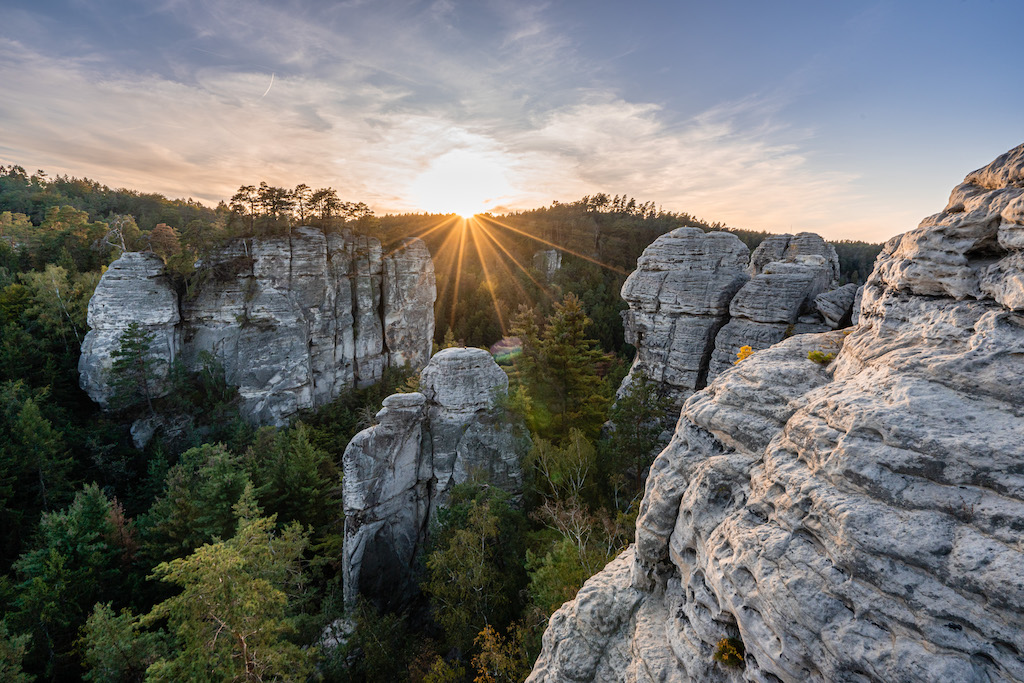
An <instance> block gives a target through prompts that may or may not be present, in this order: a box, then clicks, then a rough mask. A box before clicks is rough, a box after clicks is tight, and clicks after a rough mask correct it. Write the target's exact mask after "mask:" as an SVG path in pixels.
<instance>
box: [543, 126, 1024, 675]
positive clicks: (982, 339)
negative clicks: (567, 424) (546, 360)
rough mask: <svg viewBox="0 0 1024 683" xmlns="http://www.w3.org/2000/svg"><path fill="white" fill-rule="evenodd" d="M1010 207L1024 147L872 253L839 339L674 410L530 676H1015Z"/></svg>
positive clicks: (1021, 404)
mask: <svg viewBox="0 0 1024 683" xmlns="http://www.w3.org/2000/svg"><path fill="white" fill-rule="evenodd" d="M1022 196H1024V146H1022V147H1018V148H1016V149H1014V150H1012V151H1011V152H1009V153H1007V154H1005V155H1003V156H1001V157H999V158H998V159H996V161H994V162H993V163H992V164H990V165H989V166H987V167H986V168H984V169H981V170H980V171H976V172H975V173H972V174H970V175H969V176H968V177H967V179H966V180H965V182H964V184H963V185H960V186H959V187H958V188H956V189H955V190H954V191H953V194H952V197H951V199H950V203H949V206H947V208H946V210H945V211H943V212H942V213H940V214H937V215H936V216H932V217H929V218H927V219H925V221H924V222H923V223H922V224H921V226H920V227H919V228H918V229H916V230H913V231H911V232H908V233H906V234H904V235H902V236H900V237H897V238H894V239H892V240H890V242H889V243H888V244H887V245H886V248H885V249H884V250H883V253H882V254H881V255H880V256H879V260H878V262H877V263H876V266H875V269H874V272H873V273H872V275H871V277H870V278H869V280H868V282H867V284H866V285H865V287H864V290H863V294H862V303H861V308H860V316H859V324H858V326H857V327H856V328H853V329H852V331H850V333H849V334H848V335H847V334H844V331H837V332H828V333H824V334H815V335H798V336H794V337H791V338H789V339H786V340H785V341H783V342H782V343H780V344H778V345H776V346H773V347H771V348H769V349H767V350H763V351H760V352H758V353H756V354H754V355H753V356H752V357H750V358H748V359H747V360H745V361H743V362H741V363H740V364H739V365H737V366H735V367H733V368H731V369H729V370H728V371H726V372H723V373H722V374H721V375H720V376H719V377H718V378H717V379H716V380H715V381H714V382H713V383H712V384H711V385H710V386H709V387H708V388H707V389H705V390H704V391H701V392H699V393H697V394H695V395H693V396H692V397H691V398H690V399H689V400H688V401H687V402H686V404H685V406H684V407H683V410H682V414H681V416H680V420H679V424H678V426H677V429H676V432H675V435H674V437H673V440H672V442H671V443H670V444H669V446H668V447H667V448H666V449H665V450H664V451H663V452H662V453H661V454H660V455H659V456H658V458H657V460H656V461H655V463H654V465H653V466H652V468H651V473H650V476H649V478H648V481H647V488H646V491H645V495H644V500H643V503H642V507H641V510H640V516H639V518H638V520H637V536H636V543H635V544H634V545H633V546H632V547H631V549H630V550H629V551H627V553H624V554H623V555H622V556H620V557H619V558H618V559H617V560H615V561H614V562H613V563H611V564H609V566H608V567H606V568H605V570H603V571H602V572H601V573H599V574H598V575H597V576H595V577H593V578H592V579H591V580H590V581H589V582H588V583H587V584H586V585H585V586H584V587H583V589H581V591H580V593H579V595H578V596H577V598H576V600H575V601H572V602H569V603H566V605H564V606H563V607H562V608H561V609H560V610H559V611H558V612H557V613H556V614H555V615H554V616H553V617H552V619H551V622H550V625H549V628H548V631H547V632H546V633H545V635H544V649H543V652H542V654H541V656H540V658H539V659H538V661H537V663H536V665H535V668H534V671H533V674H532V675H531V677H530V679H529V680H530V681H532V682H534V683H539V682H540V681H582V680H597V681H655V680H656V681H758V682H773V683H774V682H777V681H786V682H790V681H793V682H796V681H801V682H803V681H851V682H852V681H858V682H860V681H965V682H971V681H978V682H981V681H1022V680H1024V621H1022V618H1021V615H1022V614H1024V571H1022V569H1021V568H1022V567H1024V545H1022V543H1021V530H1022V529H1024V479H1022V474H1021V473H1022V471H1024V394H1022V393H1021V391H1020V387H1021V385H1022V382H1024V308H1022V307H1021V305H1020V303H1019V301H1020V299H1019V298H1018V297H1020V296H1021V295H1022V294H1024V292H1021V290H1020V287H1019V286H1015V285H1014V282H1019V281H1020V277H1021V269H1020V266H1019V263H1020V259H1019V256H1020V253H1021V252H1020V249H1021V248H1022V247H1024V245H1021V244H1019V243H1018V242H1017V241H1016V240H1015V239H1014V238H1013V237H1007V236H1013V235H1015V234H1017V232H1018V230H1019V227H1020V226H1022V225H1024V221H1022V218H1024V217H1022V216H1021V215H1020V212H1019V211H1018V210H1017V209H1016V208H1015V206H1019V204H1018V202H1019V201H1020V198H1021V197H1022ZM989 278H998V279H999V281H1000V282H1001V283H1004V284H1002V285H1001V287H1000V288H999V289H993V290H992V291H990V290H987V289H986V288H985V287H983V286H982V283H984V282H986V281H987V279H989ZM830 349H831V350H838V352H839V353H838V356H837V358H836V360H835V361H834V362H833V363H831V364H830V365H829V366H827V367H823V366H821V365H818V364H816V363H813V362H811V361H809V360H807V352H808V351H809V350H826V351H827V350H830ZM725 637H733V638H739V639H741V640H742V641H743V644H744V647H745V651H746V659H745V662H744V666H743V667H741V668H729V667H724V666H723V665H721V664H718V663H717V662H715V661H714V659H713V654H714V651H715V647H716V643H717V642H718V641H719V640H720V639H722V638H725Z"/></svg>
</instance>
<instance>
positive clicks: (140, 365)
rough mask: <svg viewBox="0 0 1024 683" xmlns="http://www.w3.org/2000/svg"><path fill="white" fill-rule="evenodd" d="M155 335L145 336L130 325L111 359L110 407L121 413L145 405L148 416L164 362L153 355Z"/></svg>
mask: <svg viewBox="0 0 1024 683" xmlns="http://www.w3.org/2000/svg"><path fill="white" fill-rule="evenodd" d="M155 339H156V334H155V333H154V332H147V331H146V330H145V328H143V327H142V325H140V324H139V323H138V322H136V321H132V322H130V323H129V324H128V327H126V328H125V330H124V332H122V333H121V337H120V338H119V339H118V347H117V349H116V350H115V351H113V352H112V353H111V354H110V355H111V356H112V357H113V359H114V361H113V363H112V364H111V367H110V387H111V389H112V390H113V394H112V395H111V397H110V405H111V407H113V408H114V409H115V410H124V409H126V408H130V407H131V406H134V405H135V404H137V403H139V402H141V401H145V402H146V405H147V406H148V407H149V412H150V413H151V414H154V415H155V414H156V410H155V409H154V408H153V398H154V396H155V395H156V391H157V384H158V382H159V381H160V380H161V379H162V374H161V367H162V366H164V365H166V361H164V360H163V359H162V358H157V357H155V356H154V355H153V352H152V345H153V341H154V340H155Z"/></svg>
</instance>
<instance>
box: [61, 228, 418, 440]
mask: <svg viewBox="0 0 1024 683" xmlns="http://www.w3.org/2000/svg"><path fill="white" fill-rule="evenodd" d="M138 263H145V264H146V267H145V268H140V267H139V266H137V265H133V264H138ZM200 271H201V272H202V273H203V274H204V275H205V279H203V280H202V281H201V282H199V283H198V284H196V285H194V287H193V291H192V292H191V293H190V295H188V296H186V297H184V298H183V299H182V301H181V303H180V304H179V302H178V298H177V295H176V294H175V292H174V290H173V289H172V288H171V286H170V283H169V280H168V279H167V277H166V276H165V275H164V270H163V264H162V263H161V262H160V259H159V258H157V257H156V256H153V255H151V254H125V255H123V256H122V257H121V258H120V259H118V260H117V261H115V262H114V264H112V266H111V268H110V270H108V271H107V273H106V274H105V275H104V277H103V279H102V280H101V281H100V284H99V286H98V287H97V288H96V293H95V294H94V296H93V299H92V300H91V301H90V305H89V316H90V317H89V323H90V325H91V326H92V327H93V331H91V332H90V333H89V335H88V336H87V338H86V342H85V344H84V345H83V352H82V357H81V361H80V364H79V369H80V371H81V376H82V387H83V388H84V389H85V390H86V391H87V392H89V394H90V396H92V397H93V398H94V400H97V401H100V402H103V397H104V396H105V394H106V393H107V392H109V389H107V383H106V382H107V380H106V375H105V373H106V368H107V367H109V357H110V351H111V350H112V348H114V347H116V340H117V338H118V337H119V335H120V333H121V331H123V329H124V328H125V326H127V324H128V323H129V322H131V321H133V320H137V321H143V322H144V323H145V324H147V325H148V324H149V323H148V322H147V321H149V320H151V319H153V318H154V316H155V315H157V314H156V313H154V311H157V312H161V311H162V313H159V315H157V317H158V318H159V320H161V321H163V320H167V321H169V322H161V323H160V324H161V325H163V326H164V327H166V329H167V330H170V331H169V332H168V333H167V334H169V335H171V337H173V338H174V339H176V340H180V341H179V347H180V353H181V357H182V359H183V360H184V362H185V364H186V366H187V367H189V368H192V369H198V368H199V367H201V366H202V364H203V360H202V356H203V354H204V353H209V354H212V355H213V356H214V357H216V358H217V359H218V360H219V361H220V362H221V363H222V365H223V366H224V371H225V378H226V380H227V382H228V384H230V385H232V386H236V387H238V390H239V394H240V395H241V398H242V401H243V406H242V409H243V413H244V414H245V415H246V416H247V417H249V418H250V419H252V420H253V421H257V422H262V423H270V424H281V423H283V422H284V421H285V420H286V419H287V418H288V417H289V416H290V415H292V414H294V413H295V412H297V411H298V410H301V409H304V408H313V407H317V406H320V405H324V404H326V403H328V402H330V401H331V400H333V399H334V398H336V397H337V396H338V394H339V392H340V391H341V390H342V389H344V388H347V387H351V386H353V385H357V386H365V385H367V384H371V383H373V382H375V381H377V380H378V379H380V377H381V374H382V372H383V370H384V368H386V367H388V366H391V365H395V366H401V365H404V364H407V363H408V364H409V365H411V366H412V367H421V366H423V365H424V364H425V363H426V362H427V360H428V359H429V357H430V346H431V341H432V338H433V333H434V316H433V304H434V298H435V295H436V289H435V285H434V269H433V264H432V262H431V260H430V255H429V254H428V253H427V251H426V248H425V247H424V246H423V243H422V242H420V241H419V240H415V239H413V240H406V241H405V242H404V243H403V244H401V245H400V246H399V248H397V249H396V250H395V251H393V252H392V253H389V254H386V255H385V254H383V253H382V249H381V245H380V242H378V241H377V240H375V239H373V238H370V237H365V236H358V235H353V234H351V233H348V232H346V233H342V234H334V233H332V234H328V235H325V234H324V233H323V232H321V231H319V230H315V229H312V228H297V229H295V230H293V231H292V233H291V235H288V236H280V237H268V238H261V239H237V240H233V241H231V242H229V243H227V244H226V245H224V246H223V247H222V248H220V249H219V250H217V251H216V252H215V253H214V254H213V255H211V256H210V257H209V258H208V259H207V260H206V262H205V263H203V264H201V266H200ZM150 283H160V285H159V287H156V285H152V284H150ZM108 302H114V304H110V303H108ZM179 305H180V309H181V316H180V320H179V317H178V309H179ZM115 307H116V308H117V310H116V311H114V308H115ZM171 310H173V316H171V313H170V311H171ZM172 318H173V320H172ZM100 339H105V340H108V341H105V342H102V343H101V342H98V341H97V340H100ZM110 339H112V340H114V341H113V342H110V341H109V340H110ZM112 344H113V345H112ZM179 347H176V349H175V351H174V352H173V354H172V355H176V354H177V348H179Z"/></svg>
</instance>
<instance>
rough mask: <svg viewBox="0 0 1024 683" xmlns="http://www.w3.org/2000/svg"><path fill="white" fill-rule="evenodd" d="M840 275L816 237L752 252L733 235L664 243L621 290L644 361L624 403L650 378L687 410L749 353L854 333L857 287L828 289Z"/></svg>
mask: <svg viewBox="0 0 1024 683" xmlns="http://www.w3.org/2000/svg"><path fill="white" fill-rule="evenodd" d="M838 276H839V258H838V256H837V255H836V251H835V248H834V247H832V245H830V244H828V243H827V242H825V241H824V240H823V239H821V237H819V236H818V235H815V234H813V233H806V232H805V233H800V234H798V235H795V236H794V235H771V236H769V237H767V238H766V239H765V240H764V241H762V242H761V244H759V245H758V247H757V248H756V249H755V250H754V253H753V254H751V253H750V252H749V250H748V249H747V247H746V246H745V245H744V244H743V243H742V242H740V240H739V238H737V237H736V236H735V235H732V234H730V233H725V232H712V233H707V234H705V233H704V232H703V231H701V230H699V229H698V228H679V229H677V230H674V231H672V232H670V233H668V234H666V235H662V236H661V237H659V238H658V239H657V240H655V241H654V243H652V244H651V245H650V246H649V247H648V248H647V249H646V250H645V251H644V253H643V255H642V256H641V257H640V259H639V260H638V261H637V269H636V270H635V271H633V273H632V274H630V276H629V278H628V279H627V280H626V282H625V284H624V285H623V287H622V298H623V299H625V300H626V302H627V303H628V304H629V310H628V311H626V312H624V313H623V320H624V323H625V331H626V341H627V342H629V343H631V344H633V345H634V346H636V348H637V355H636V359H635V360H634V363H633V367H632V368H631V369H630V374H629V375H628V376H627V377H626V379H625V380H624V381H623V383H622V386H621V387H620V388H619V395H620V396H621V395H622V394H623V393H624V392H625V391H626V389H627V388H628V387H629V385H630V383H631V382H632V378H633V377H634V376H635V375H636V374H637V373H639V372H643V373H644V374H646V375H647V377H648V378H650V379H652V380H654V381H656V382H658V383H659V384H660V388H661V390H662V391H663V392H664V393H665V394H667V395H668V396H671V397H672V398H673V399H674V400H675V402H676V404H677V405H679V406H681V405H682V403H683V401H685V400H686V398H687V397H689V396H690V395H691V394H692V393H693V392H694V391H696V390H698V389H702V388H704V387H705V386H706V385H707V383H708V382H709V381H711V380H712V379H714V378H715V377H716V376H717V375H718V374H719V373H721V372H722V371H723V370H725V369H727V368H728V367H731V366H732V364H733V363H734V362H735V360H736V353H737V352H738V351H739V349H740V348H741V347H743V346H750V347H751V348H752V349H753V350H755V351H756V350H758V349H765V348H768V347H769V346H771V345H772V344H775V343H777V342H779V341H781V340H782V339H784V338H785V337H786V336H789V335H792V334H803V333H807V332H823V331H826V330H830V329H836V328H838V327H840V326H845V325H849V323H850V320H849V318H850V311H851V309H852V307H853V294H854V293H855V292H856V286H852V285H848V286H845V287H843V288H839V289H837V290H832V291H830V288H831V287H833V286H834V284H835V281H836V278H837V277H838Z"/></svg>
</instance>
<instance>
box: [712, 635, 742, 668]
mask: <svg viewBox="0 0 1024 683" xmlns="http://www.w3.org/2000/svg"><path fill="white" fill-rule="evenodd" d="M744 652H746V648H744V647H743V641H742V640H740V639H739V638H722V639H721V640H720V641H718V645H716V646H715V654H714V655H713V657H714V658H715V661H716V662H720V663H722V664H724V665H725V666H735V667H740V666H743V654H744Z"/></svg>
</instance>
